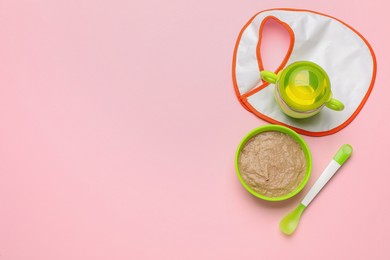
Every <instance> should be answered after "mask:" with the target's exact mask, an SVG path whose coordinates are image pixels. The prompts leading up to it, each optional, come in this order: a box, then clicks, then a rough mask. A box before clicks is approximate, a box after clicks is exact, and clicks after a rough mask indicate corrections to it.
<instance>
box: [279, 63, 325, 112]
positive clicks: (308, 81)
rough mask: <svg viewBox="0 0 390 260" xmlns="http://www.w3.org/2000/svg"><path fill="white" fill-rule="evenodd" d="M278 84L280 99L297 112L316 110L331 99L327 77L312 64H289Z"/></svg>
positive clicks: (320, 69)
mask: <svg viewBox="0 0 390 260" xmlns="http://www.w3.org/2000/svg"><path fill="white" fill-rule="evenodd" d="M278 82H279V83H278V88H279V93H280V95H281V97H282V99H283V100H284V102H286V104H287V105H288V106H289V107H290V108H292V109H294V110H297V111H311V110H316V109H317V108H319V107H321V106H322V105H324V104H325V103H326V102H328V101H329V100H330V99H331V97H332V92H331V89H330V80H329V77H328V75H327V74H326V72H325V71H324V69H322V68H321V67H320V66H318V65H317V64H315V63H313V62H309V61H298V62H294V63H291V64H290V65H288V66H287V67H286V68H285V69H284V70H283V72H282V74H281V75H280V78H279V80H278Z"/></svg>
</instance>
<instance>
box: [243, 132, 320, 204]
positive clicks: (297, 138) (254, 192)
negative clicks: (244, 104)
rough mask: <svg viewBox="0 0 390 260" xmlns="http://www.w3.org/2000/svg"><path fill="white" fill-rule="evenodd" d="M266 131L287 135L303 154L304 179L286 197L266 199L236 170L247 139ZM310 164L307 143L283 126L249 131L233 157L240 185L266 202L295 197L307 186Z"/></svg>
mask: <svg viewBox="0 0 390 260" xmlns="http://www.w3.org/2000/svg"><path fill="white" fill-rule="evenodd" d="M267 131H277V132H281V133H285V134H288V135H289V136H291V137H292V138H293V139H294V140H295V141H296V142H297V143H298V144H299V145H300V146H301V147H302V150H303V153H304V155H305V157H306V172H305V177H304V178H303V180H302V182H301V183H300V184H299V186H298V187H297V188H296V189H295V190H294V191H292V192H290V193H288V194H286V195H283V196H281V197H267V196H264V195H262V194H259V193H257V192H256V191H254V190H252V189H251V188H250V187H249V186H248V185H247V184H246V183H245V181H244V179H243V178H242V177H241V173H240V170H239V168H238V160H239V158H240V154H241V150H242V148H243V147H244V145H245V143H246V142H247V141H248V140H249V139H251V138H252V137H253V136H255V135H257V134H260V133H262V132H267ZM311 164H312V159H311V153H310V150H309V147H308V145H307V143H306V142H305V140H303V138H302V137H301V136H300V135H299V134H297V133H296V132H295V131H294V130H291V129H290V128H287V127H284V126H280V125H265V126H261V127H258V128H256V129H253V130H252V131H250V132H249V133H248V134H247V135H246V136H245V137H244V138H243V139H242V141H241V142H240V144H239V145H238V148H237V152H236V157H235V165H236V172H237V176H238V179H239V180H240V182H241V184H242V185H243V186H244V187H245V189H246V190H247V191H248V192H249V193H251V194H252V195H254V196H256V197H258V198H260V199H263V200H267V201H281V200H286V199H289V198H291V197H293V196H295V195H296V194H298V193H299V192H300V191H301V190H302V189H303V187H305V185H306V184H307V182H308V180H309V178H310V175H311Z"/></svg>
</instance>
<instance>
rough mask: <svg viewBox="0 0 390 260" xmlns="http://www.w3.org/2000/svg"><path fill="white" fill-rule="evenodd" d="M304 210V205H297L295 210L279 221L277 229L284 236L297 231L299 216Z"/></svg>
mask: <svg viewBox="0 0 390 260" xmlns="http://www.w3.org/2000/svg"><path fill="white" fill-rule="evenodd" d="M305 208H306V207H305V206H304V205H302V204H299V206H298V207H296V209H294V210H293V211H292V212H290V213H289V214H287V215H286V216H285V217H284V218H283V219H282V221H280V225H279V228H280V230H281V231H282V232H283V233H284V234H286V235H291V234H292V233H294V231H295V229H297V227H298V224H299V220H300V219H301V215H302V213H303V211H304V210H305Z"/></svg>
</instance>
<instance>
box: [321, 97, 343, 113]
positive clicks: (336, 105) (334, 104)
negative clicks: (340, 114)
mask: <svg viewBox="0 0 390 260" xmlns="http://www.w3.org/2000/svg"><path fill="white" fill-rule="evenodd" d="M325 106H326V107H327V108H330V109H333V110H336V111H341V110H343V109H344V104H343V103H341V102H340V101H338V100H337V99H334V98H331V99H330V100H329V101H328V102H327V103H326V104H325Z"/></svg>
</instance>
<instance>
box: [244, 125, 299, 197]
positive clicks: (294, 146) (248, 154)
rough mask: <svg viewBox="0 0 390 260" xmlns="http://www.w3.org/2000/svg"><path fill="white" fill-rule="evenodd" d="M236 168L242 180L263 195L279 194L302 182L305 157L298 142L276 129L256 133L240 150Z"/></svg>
mask: <svg viewBox="0 0 390 260" xmlns="http://www.w3.org/2000/svg"><path fill="white" fill-rule="evenodd" d="M238 168H239V171H240V175H241V177H242V178H243V180H244V182H245V183H246V184H247V185H248V186H249V187H250V188H251V189H252V190H253V191H255V192H257V193H258V194H261V195H263V196H267V197H281V196H283V195H286V194H288V193H290V192H292V191H294V190H295V189H296V188H298V186H299V184H300V183H301V182H302V180H303V178H304V176H305V172H306V158H305V154H304V153H303V150H302V148H301V146H300V144H299V143H297V142H296V141H295V140H294V139H293V138H292V137H291V136H289V135H288V134H285V133H280V132H276V131H267V132H262V133H259V134H257V135H255V136H253V137H252V138H250V139H249V140H248V141H247V142H246V144H245V145H244V147H243V148H242V150H241V153H240V157H239V161H238Z"/></svg>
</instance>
